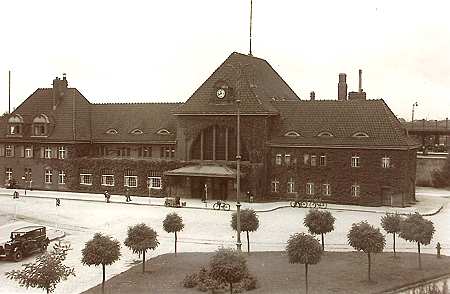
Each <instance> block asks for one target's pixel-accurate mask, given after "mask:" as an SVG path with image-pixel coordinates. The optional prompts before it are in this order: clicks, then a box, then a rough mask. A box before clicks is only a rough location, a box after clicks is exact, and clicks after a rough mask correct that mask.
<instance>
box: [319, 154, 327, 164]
mask: <svg viewBox="0 0 450 294" xmlns="http://www.w3.org/2000/svg"><path fill="white" fill-rule="evenodd" d="M319 166H327V156H326V155H320V158H319Z"/></svg>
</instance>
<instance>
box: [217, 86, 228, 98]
mask: <svg viewBox="0 0 450 294" xmlns="http://www.w3.org/2000/svg"><path fill="white" fill-rule="evenodd" d="M225 94H226V92H225V90H224V89H222V88H220V89H218V90H217V92H216V95H217V98H219V99H223V98H224V97H225Z"/></svg>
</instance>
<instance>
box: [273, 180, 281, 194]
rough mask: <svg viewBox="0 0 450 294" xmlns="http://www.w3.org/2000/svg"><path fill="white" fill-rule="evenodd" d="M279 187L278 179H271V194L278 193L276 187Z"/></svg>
mask: <svg viewBox="0 0 450 294" xmlns="http://www.w3.org/2000/svg"><path fill="white" fill-rule="evenodd" d="M279 185H280V182H279V181H278V179H273V181H272V183H271V186H272V192H278V186H279Z"/></svg>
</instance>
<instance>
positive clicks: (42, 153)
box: [41, 146, 45, 158]
mask: <svg viewBox="0 0 450 294" xmlns="http://www.w3.org/2000/svg"><path fill="white" fill-rule="evenodd" d="M44 152H45V147H43V146H42V147H41V158H44Z"/></svg>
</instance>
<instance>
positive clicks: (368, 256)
mask: <svg viewBox="0 0 450 294" xmlns="http://www.w3.org/2000/svg"><path fill="white" fill-rule="evenodd" d="M367 258H368V259H369V268H368V271H367V277H368V278H369V281H370V266H371V264H370V252H369V253H367Z"/></svg>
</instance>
